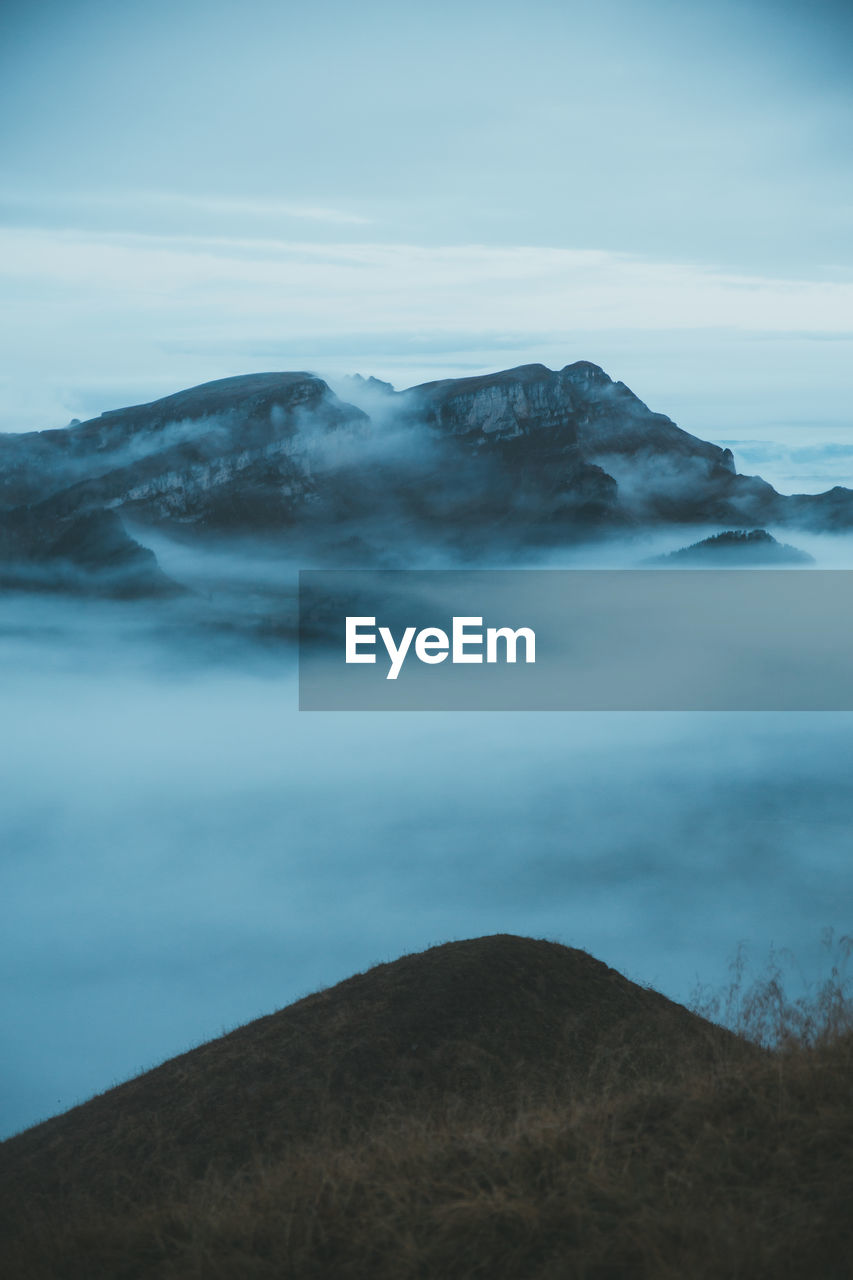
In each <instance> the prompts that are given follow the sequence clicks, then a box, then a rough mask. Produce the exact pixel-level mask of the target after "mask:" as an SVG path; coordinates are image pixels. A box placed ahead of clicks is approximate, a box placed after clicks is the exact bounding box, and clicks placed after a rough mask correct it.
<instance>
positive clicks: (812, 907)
mask: <svg viewBox="0 0 853 1280" xmlns="http://www.w3.org/2000/svg"><path fill="white" fill-rule="evenodd" d="M669 539H670V535H669V534H668V535H667V547H668V545H669ZM798 541H799V543H800V545H803V546H805V547H806V548H807V549H809V550H811V551H812V552H813V553H815V554H817V553H818V552H819V551H820V553H821V554H824V553H823V551H822V548H823V547H824V546H830V544H831V540H823V539H821V540H810V541H805V540H802V539H799V540H798ZM818 543H820V546H818ZM831 545H832V546H834V547H836V548H837V551H838V555H839V557H840V556H841V554H842V552H843V553H844V554H846V553H847V551H848V549H849V548H848V547H847V546H846V544H845V545H844V546H843V547H842V543H841V542H839V543H837V544H831ZM655 547H657V544H655ZM667 547H664V546H663V545H662V544H661V546H660V548H659V549H660V550H664V549H667ZM652 549H653V548H652V546H651V545H649V546H646V547H643V548H642V550H643V553H644V554H645V553H646V552H648V551H650V550H652ZM600 554H601V556H602V558H605V557H607V556H611V555H613V556H615V555H617V554H618V555H624V554H625V548H622V549H621V550H620V549H619V548H618V547H617V546H615V545H614V544H611V545H610V546H608V547H607V548H602V549H601V552H600ZM633 554H634V548H633V547H632V549H631V555H633ZM826 554H829V552H826ZM818 563H820V560H819V561H818ZM232 568H235V569H237V568H238V566H236V565H235V566H232ZM235 580H236V581H239V573H237V574H236V579H235ZM274 585H276V589H278V586H279V583H278V580H277V581H276V583H275V584H274ZM205 607H207V606H205ZM199 608H201V606H200V605H198V604H197V601H196V597H194V596H193V597H190V604H189V605H188V603H187V599H186V598H184V599H182V600H176V601H158V602H148V603H142V602H139V603H136V604H129V603H125V604H109V605H108V604H106V603H103V602H101V603H97V604H83V603H81V602H79V601H69V600H67V599H64V598H61V597H52V598H44V597H37V598H34V597H21V596H18V597H11V596H9V597H5V598H4V599H3V600H2V601H0V663H2V667H3V670H4V671H5V672H6V678H5V679H4V682H3V690H2V695H0V696H1V697H2V723H3V735H2V742H0V771H1V772H0V777H2V789H0V847H2V850H3V859H2V868H0V877H2V885H0V902H2V916H3V923H2V928H0V939H1V941H0V957H2V966H3V976H4V983H3V986H4V990H5V992H6V995H5V997H4V999H5V1007H4V1010H3V1019H4V1025H5V1026H6V1027H7V1028H9V1029H10V1036H9V1040H8V1045H7V1050H6V1053H5V1055H4V1063H3V1076H4V1079H3V1088H2V1096H3V1099H4V1103H3V1111H2V1116H0V1128H2V1132H4V1133H8V1132H11V1131H13V1130H15V1129H18V1128H20V1127H22V1126H25V1125H27V1124H30V1123H32V1122H34V1121H35V1120H37V1119H39V1118H41V1117H44V1116H46V1115H48V1114H50V1113H52V1112H55V1111H57V1110H60V1109H63V1108H65V1107H68V1106H70V1105H72V1104H73V1103H74V1102H76V1101H78V1100H80V1099H82V1098H84V1097H86V1096H87V1095H89V1094H91V1093H92V1092H94V1091H96V1090H100V1089H103V1088H105V1087H106V1086H108V1085H109V1084H111V1083H113V1082H114V1081H116V1080H118V1079H121V1078H122V1077H125V1076H127V1075H128V1074H130V1073H132V1072H134V1071H136V1070H138V1069H139V1068H141V1067H144V1066H149V1065H151V1064H153V1063H155V1062H156V1061H158V1060H160V1059H162V1058H164V1057H166V1056H168V1055H171V1054H174V1053H176V1052H178V1051H180V1050H181V1049H183V1048H185V1047H187V1046H189V1045H191V1044H193V1043H196V1042H198V1041H200V1040H202V1039H205V1038H208V1037H210V1036H212V1035H215V1034H217V1033H218V1032H220V1031H221V1030H222V1029H223V1028H224V1027H228V1026H231V1025H233V1024H235V1023H238V1022H241V1021H244V1020H246V1019H249V1018H252V1017H254V1016H255V1015H257V1014H260V1013H263V1012H265V1011H268V1010H271V1009H273V1008H275V1007H278V1006H281V1005H282V1004H284V1003H286V1002H288V1001H290V1000H292V999H293V998H295V997H297V996H299V995H301V994H304V993H305V992H307V991H309V990H311V989H313V988H316V987H317V986H319V985H321V984H325V983H330V982H334V981H336V980H338V979H340V978H342V977H344V976H346V975H348V974H349V973H351V972H354V971H356V970H358V969H362V968H364V967H365V966H366V965H369V964H370V963H372V962H373V961H376V960H382V959H388V958H392V957H394V956H396V955H398V954H400V953H402V952H404V951H407V950H413V949H419V948H422V947H426V946H428V945H430V944H432V943H435V942H439V941H442V940H446V939H451V938H462V937H470V936H476V935H480V934H485V933H492V932H512V933H520V934H530V935H533V936H548V937H552V938H554V939H557V940H560V941H563V942H566V943H569V944H571V945H574V946H579V947H582V948H585V949H587V950H589V951H591V952H592V953H593V954H594V955H597V956H599V957H601V958H603V959H604V960H606V961H607V962H608V963H609V964H611V965H614V966H616V967H618V968H619V969H621V970H622V971H624V972H626V973H627V974H628V975H629V976H631V977H633V978H635V979H640V980H644V981H648V982H650V983H653V984H654V985H655V986H657V987H659V988H660V989H661V990H663V991H664V992H666V993H667V994H669V995H671V996H674V997H676V998H681V999H684V998H686V997H688V996H689V993H690V991H691V989H692V988H693V986H694V983H695V982H696V981H697V980H699V979H701V980H703V981H706V982H711V983H717V982H723V981H724V980H725V978H726V962H727V960H728V958H729V957H730V956H731V954H732V952H733V950H734V948H735V947H736V945H737V944H738V942H739V941H741V940H745V941H746V942H747V943H749V944H750V945H751V947H752V948H753V949H754V952H755V954H756V956H757V958H758V959H759V960H760V959H763V957H764V955H765V954H766V951H767V948H768V946H769V945H770V944H771V943H775V944H777V945H782V946H787V947H790V948H791V949H792V950H793V952H794V953H795V954H796V957H797V960H798V962H799V963H800V964H801V966H802V968H803V972H804V974H805V975H806V976H808V975H809V974H814V973H815V972H816V969H815V965H816V964H817V952H818V947H817V941H818V938H819V934H820V930H821V929H822V928H823V927H826V926H834V927H835V928H836V929H837V930H838V931H839V932H847V931H849V908H850V898H849V830H850V825H851V821H853V795H851V791H850V787H849V774H850V763H851V747H853V719H851V716H849V715H845V714H835V713H823V714H805V713H800V714H785V715H781V714H765V715H761V714H746V713H739V714H704V715H703V714H694V715H690V714H677V713H676V714H651V713H649V714H638V713H635V714H617V713H610V714H567V715H551V716H549V715H542V714H528V713H513V714H499V713H490V714H489V715H486V716H484V715H476V714H463V713H452V714H432V715H406V714H398V715H394V716H390V715H385V716H383V715H380V714H335V713H328V714H322V715H315V716H312V715H307V714H301V715H300V714H299V713H298V712H297V711H296V673H295V667H294V657H293V652H292V648H291V647H289V646H288V645H286V644H285V643H284V641H282V640H278V641H276V642H274V643H269V644H262V645H254V644H252V645H249V644H247V643H246V642H245V639H244V637H243V636H241V635H240V634H235V633H232V632H227V631H226V632H224V633H223V632H218V631H217V630H216V628H211V627H204V628H201V629H199V628H198V626H197V625H196V613H195V612H194V611H196V610H197V609H199ZM223 634H225V640H222V635H223ZM211 636H213V637H214V639H213V640H211Z"/></svg>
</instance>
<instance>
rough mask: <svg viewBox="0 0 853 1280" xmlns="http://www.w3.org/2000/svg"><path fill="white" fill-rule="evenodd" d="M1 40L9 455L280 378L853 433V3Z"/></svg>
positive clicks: (265, 5) (4, 396)
mask: <svg viewBox="0 0 853 1280" xmlns="http://www.w3.org/2000/svg"><path fill="white" fill-rule="evenodd" d="M2 23H3V28H2V32H0V49H2V53H0V106H2V111H3V118H4V120H5V122H6V125H7V128H6V130H5V138H4V141H3V144H2V151H0V178H1V179H2V204H0V273H2V274H0V287H2V290H3V293H4V295H5V297H6V301H7V306H6V307H5V308H4V315H5V320H3V321H2V322H0V324H1V325H2V327H1V328H0V343H1V344H2V350H3V352H4V358H3V363H2V367H0V378H2V383H0V428H3V429H7V430H20V429H23V428H28V427H35V426H48V425H59V424H61V423H62V422H64V421H67V419H68V417H70V416H71V415H72V414H73V415H75V416H86V415H88V414H91V413H95V412H99V411H100V410H102V409H105V408H109V407H114V406H116V405H118V404H121V403H126V402H127V401H128V400H134V399H140V398H151V397H152V396H155V395H158V394H163V393H165V392H168V391H171V390H175V389H177V388H178V387H181V386H186V385H189V384H191V383H193V382H198V381H201V380H204V379H206V378H212V377H218V376H225V375H228V374H232V373H238V372H247V371H252V370H257V369H264V368H294V367H309V368H312V369H314V370H316V371H318V372H320V373H327V374H330V375H331V374H338V373H341V372H346V371H353V370H359V371H361V372H364V373H375V374H377V375H379V376H385V377H388V378H390V379H391V380H392V381H394V382H395V383H396V384H397V385H403V384H406V383H410V382H414V381H418V380H422V379H425V378H429V377H433V376H437V375H441V374H453V373H457V372H459V373H462V372H468V371H472V370H485V369H488V368H494V367H500V366H506V365H509V364H514V363H519V362H521V361H524V360H532V359H542V360H544V361H546V362H547V363H550V364H554V365H559V364H562V363H566V362H568V361H569V360H572V359H576V358H588V359H593V360H596V361H597V362H598V363H600V364H603V365H604V366H605V367H606V368H607V369H608V371H609V372H611V373H612V374H613V376H615V377H622V378H623V379H624V380H625V381H627V382H629V383H630V384H631V385H632V386H633V387H634V389H635V390H636V391H637V392H638V394H640V395H641V396H643V398H644V399H646V400H648V401H649V402H651V403H652V404H653V405H654V407H655V408H657V409H661V410H663V411H665V412H669V413H671V414H672V415H673V416H675V417H677V418H678V420H679V421H681V422H682V424H683V425H685V426H686V427H688V428H689V429H693V430H697V431H700V432H702V433H703V434H706V435H710V436H711V437H712V438H721V437H734V438H737V437H741V438H744V439H751V438H758V439H763V438H765V437H766V436H767V434H768V433H769V434H770V435H771V436H774V437H778V436H779V434H780V432H781V433H782V434H784V432H785V431H788V432H790V430H793V431H794V432H795V434H797V433H800V434H802V433H806V432H808V431H809V429H818V430H819V431H823V436H821V439H823V438H824V437H826V438H828V439H829V438H831V439H834V438H835V436H833V434H832V433H833V432H835V433H837V432H839V431H844V430H846V429H847V427H848V426H849V425H850V415H849V402H850V395H851V391H853V378H851V374H850V369H851V367H853V360H851V355H853V248H851V231H850V228H851V224H853V164H851V155H850V151H851V146H853V143H851V139H853V121H852V120H851V115H853V110H851V108H853V83H851V81H850V77H849V66H848V58H847V52H848V51H849V48H850V45H851V37H853V17H851V14H850V11H849V10H848V9H847V7H846V6H842V5H841V4H838V3H831V2H828V0H818V3H816V4H808V5H807V4H806V3H804V2H800V0H790V2H788V3H769V2H762V0H747V2H746V3H740V4H733V3H730V2H728V0H723V2H722V3H714V4H710V3H706V4H700V5H689V6H686V5H684V4H680V3H675V2H673V0H640V2H637V0H599V2H598V3H596V4H595V5H592V4H580V3H571V2H570V3H565V2H562V3H552V2H551V0H531V2H530V3H528V4H526V5H524V6H519V5H509V4H506V3H501V2H500V0H498V2H497V3H489V4H487V3H485V2H484V0H469V2H468V3H465V4H461V5H460V4H459V3H448V2H446V0H436V3H433V4H431V5H429V6H422V7H420V8H418V9H413V8H412V7H410V6H398V5H392V4H390V3H386V2H385V0H366V3H364V4H362V5H360V6H353V5H347V4H343V3H339V2H337V0H320V2H319V3H316V4H314V5H312V6H302V5H295V4H291V3H281V0H279V2H278V3H273V2H272V0H246V2H245V3H241V4H234V3H225V2H223V0H219V2H213V3H210V2H208V3H204V4H202V3H200V2H198V0H190V2H189V3H182V4H175V3H171V4H169V3H165V2H164V0H150V2H149V3H146V4H145V5H142V4H140V3H131V4H128V5H122V6H118V5H114V4H107V3H104V2H102V0H89V2H86V0H70V2H67V3H64V4H61V5H60V4H56V3H44V2H41V3H40V2H39V0H36V2H35V3H29V4H26V5H24V4H15V3H11V4H7V5H6V6H5V7H4V16H3V19H2ZM827 433H828V434H827ZM809 438H810V439H811V438H812V437H811V436H810V437H809Z"/></svg>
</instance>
